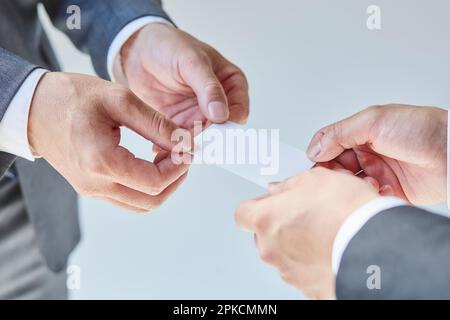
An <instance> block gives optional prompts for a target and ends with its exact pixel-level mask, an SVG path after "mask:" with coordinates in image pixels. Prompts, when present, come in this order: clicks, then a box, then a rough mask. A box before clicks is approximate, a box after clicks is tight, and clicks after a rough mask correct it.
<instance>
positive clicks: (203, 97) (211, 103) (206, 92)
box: [180, 51, 230, 123]
mask: <svg viewBox="0 0 450 320" xmlns="http://www.w3.org/2000/svg"><path fill="white" fill-rule="evenodd" d="M180 74H181V77H182V78H183V79H184V81H186V83H187V84H188V85H189V86H190V87H191V88H192V90H194V92H195V94H196V96H197V99H198V102H199V106H200V109H201V110H202V112H203V114H204V115H205V116H206V117H207V118H208V119H209V120H210V121H212V122H214V123H223V122H225V121H227V120H228V118H229V116H230V111H229V108H228V100H227V96H226V95H225V91H224V88H223V86H222V84H221V83H220V81H219V80H218V79H217V76H216V74H215V72H214V69H213V66H212V62H211V59H210V57H209V56H208V55H207V54H206V53H204V52H197V51H192V52H189V53H186V54H185V55H184V56H183V58H182V62H180Z"/></svg>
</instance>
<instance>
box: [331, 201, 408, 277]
mask: <svg viewBox="0 0 450 320" xmlns="http://www.w3.org/2000/svg"><path fill="white" fill-rule="evenodd" d="M406 204H407V203H406V202H405V201H403V200H401V199H399V198H396V197H378V198H375V199H374V200H372V201H369V202H368V203H366V204H365V205H363V206H362V207H360V208H359V209H358V210H356V211H355V212H353V213H352V214H351V215H350V216H349V217H348V218H347V220H345V222H344V223H343V224H342V226H341V227H340V229H339V231H338V233H337V234H336V238H335V239H334V243H333V253H332V268H333V272H334V274H335V275H336V274H337V273H338V270H339V265H340V264H341V259H342V255H343V254H344V251H345V249H346V248H347V246H348V244H349V243H350V241H351V240H352V239H353V237H354V236H355V235H356V234H357V233H358V232H359V230H361V228H362V227H363V226H364V225H365V224H366V223H367V221H369V220H370V219H371V218H372V217H374V216H375V215H376V214H378V213H380V212H382V211H384V210H387V209H390V208H394V207H399V206H403V205H406Z"/></svg>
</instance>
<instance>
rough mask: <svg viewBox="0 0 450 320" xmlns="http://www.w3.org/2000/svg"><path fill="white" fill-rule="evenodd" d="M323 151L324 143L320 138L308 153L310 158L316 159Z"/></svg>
mask: <svg viewBox="0 0 450 320" xmlns="http://www.w3.org/2000/svg"><path fill="white" fill-rule="evenodd" d="M321 151H322V145H321V144H320V140H318V141H317V142H316V143H315V144H314V145H313V146H311V147H310V148H309V149H308V151H307V152H306V154H307V155H308V158H309V159H311V160H315V159H316V158H317V157H318V156H319V154H320V152H321Z"/></svg>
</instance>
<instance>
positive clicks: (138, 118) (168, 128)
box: [104, 88, 192, 151]
mask: <svg viewBox="0 0 450 320" xmlns="http://www.w3.org/2000/svg"><path fill="white" fill-rule="evenodd" d="M104 107H105V109H106V112H107V113H108V115H109V116H110V117H111V119H112V120H113V121H116V122H117V123H118V124H120V125H123V126H126V127H128V128H130V129H131V130H133V131H135V132H136V133H138V134H139V135H141V136H142V137H144V138H146V139H147V140H150V141H152V142H153V143H155V144H156V145H158V146H160V147H161V148H163V149H165V150H172V148H174V147H175V145H177V141H172V139H171V138H172V133H173V132H174V131H175V130H177V129H178V130H183V129H179V128H178V127H177V125H176V124H175V123H174V122H172V121H171V120H169V119H167V118H166V117H165V116H164V115H162V114H161V113H159V112H158V111H156V110H154V109H153V108H151V107H150V106H148V105H147V104H145V103H144V102H143V101H141V100H140V99H139V98H138V97H136V96H135V95H134V94H133V93H132V92H131V91H129V90H128V89H124V88H120V89H118V90H116V92H114V93H111V94H110V95H109V96H107V98H106V103H105V106H104ZM191 146H192V143H191V144H190V145H189V141H184V144H183V148H184V149H185V150H186V151H188V150H189V149H190V147H191Z"/></svg>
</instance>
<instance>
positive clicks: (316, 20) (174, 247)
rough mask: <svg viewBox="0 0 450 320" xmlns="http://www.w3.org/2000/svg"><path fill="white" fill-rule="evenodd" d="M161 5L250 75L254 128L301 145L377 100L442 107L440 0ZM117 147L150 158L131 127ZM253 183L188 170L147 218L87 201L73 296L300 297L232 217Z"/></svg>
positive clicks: (444, 1)
mask: <svg viewBox="0 0 450 320" xmlns="http://www.w3.org/2000/svg"><path fill="white" fill-rule="evenodd" d="M371 4H375V5H378V6H380V7H381V17H382V29H381V30H379V31H370V30H368V29H367V27H366V20H367V17H368V15H367V14H366V10H367V7H368V6H369V5H371ZM165 6H166V9H167V11H168V12H169V13H170V14H171V16H172V18H173V19H174V20H175V21H176V22H177V24H178V25H179V27H180V28H182V29H183V30H186V31H188V32H190V33H191V34H193V35H195V36H197V37H198V38H200V39H202V40H203V41H205V42H208V43H209V44H211V45H213V46H214V47H216V48H217V49H218V50H219V51H221V52H222V53H223V54H224V55H225V56H226V57H228V58H229V59H230V60H231V61H233V62H234V63H236V64H237V65H239V66H240V67H241V68H242V69H243V70H244V71H245V73H246V74H247V77H248V79H249V82H250V94H251V109H252V113H251V117H250V120H249V125H250V126H253V127H257V128H279V129H281V137H282V140H284V141H285V142H288V143H290V144H292V145H295V146H297V147H299V148H305V147H306V146H307V144H308V142H309V139H310V137H311V136H312V134H313V133H314V132H315V130H317V129H319V128H320V127H321V126H323V125H326V124H328V123H330V122H333V121H335V120H338V119H341V118H343V117H345V116H347V115H350V114H352V113H354V112H356V111H358V110H361V109H362V108H364V107H366V106H369V105H372V104H384V103H393V102H398V103H408V104H417V105H426V106H440V107H444V108H447V106H448V104H449V99H450V90H449V85H450V39H449V38H450V37H449V34H450V19H449V17H448V12H450V3H449V2H448V0H434V1H425V0H422V1H417V0H414V1H413V0H395V1H392V0H378V1H366V0H341V1H336V0H329V1H325V0H308V1H307V0H280V1H269V0H227V1H219V0H189V1H185V0H166V1H165ZM46 25H47V27H48V23H46ZM48 29H50V27H48ZM50 32H51V38H52V42H53V43H54V45H55V47H56V49H57V53H58V55H59V57H60V59H61V62H62V65H63V67H64V70H66V71H73V72H80V73H92V67H91V65H90V62H89V59H88V58H87V57H86V56H84V55H82V54H80V53H78V52H76V51H75V50H74V48H73V46H72V45H71V44H70V43H69V42H68V41H67V39H66V38H65V37H64V36H62V35H61V34H60V33H59V32H56V31H54V30H50ZM123 143H124V144H125V145H126V146H128V147H130V148H131V149H132V150H133V151H134V152H135V153H137V154H138V155H140V156H142V157H145V158H151V157H152V154H151V146H150V144H149V143H148V142H146V141H144V140H143V139H141V138H139V137H136V136H135V135H134V134H130V133H128V132H127V133H126V134H125V136H124V141H123ZM262 192H263V190H262V189H260V188H259V187H257V186H254V185H252V184H251V183H249V182H246V181H243V180H241V179H239V178H238V177H235V176H232V175H231V174H229V173H227V172H225V171H221V169H219V168H214V167H200V166H195V167H193V168H192V169H191V171H190V175H189V179H188V180H187V181H186V183H185V184H184V185H183V186H182V187H181V188H180V190H178V192H177V193H176V194H175V195H174V196H173V197H172V198H171V199H170V200H169V201H168V202H167V203H165V204H164V206H163V207H161V208H160V209H158V210H157V211H155V212H154V213H153V214H151V215H146V216H138V215H136V214H132V213H128V212H125V211H123V210H120V209H117V208H115V207H113V206H111V205H109V204H106V203H103V202H100V201H97V200H93V199H82V200H81V219H82V227H83V241H82V243H81V244H80V246H79V247H78V248H77V250H76V252H75V253H74V254H73V256H72V259H71V264H76V265H78V266H80V267H81V289H80V290H77V291H73V292H72V297H73V298H75V299H79V298H88V299H89V298H172V299H178V298H186V299H189V298H192V299H198V298H210V299H216V298H238V299H240V298H269V299H272V298H275V299H278V298H286V299H299V298H302V295H301V294H300V293H298V292H297V291H295V290H294V289H292V288H289V287H288V286H287V285H285V284H284V283H283V282H282V281H281V280H280V278H279V276H278V275H277V273H276V272H275V271H274V270H272V269H271V268H270V267H267V266H265V265H264V264H263V263H262V262H261V261H260V260H259V258H258V254H257V252H256V250H255V248H254V244H253V238H252V236H251V235H250V234H246V233H243V232H241V231H240V230H238V229H237V228H236V227H235V225H234V221H233V214H234V210H235V208H236V207H237V205H238V204H239V203H240V202H241V201H242V200H245V199H248V198H251V197H254V196H257V195H259V194H261V193H262ZM317 192H320V190H317ZM438 209H439V210H440V211H441V212H445V209H444V206H441V207H439V208H438Z"/></svg>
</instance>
